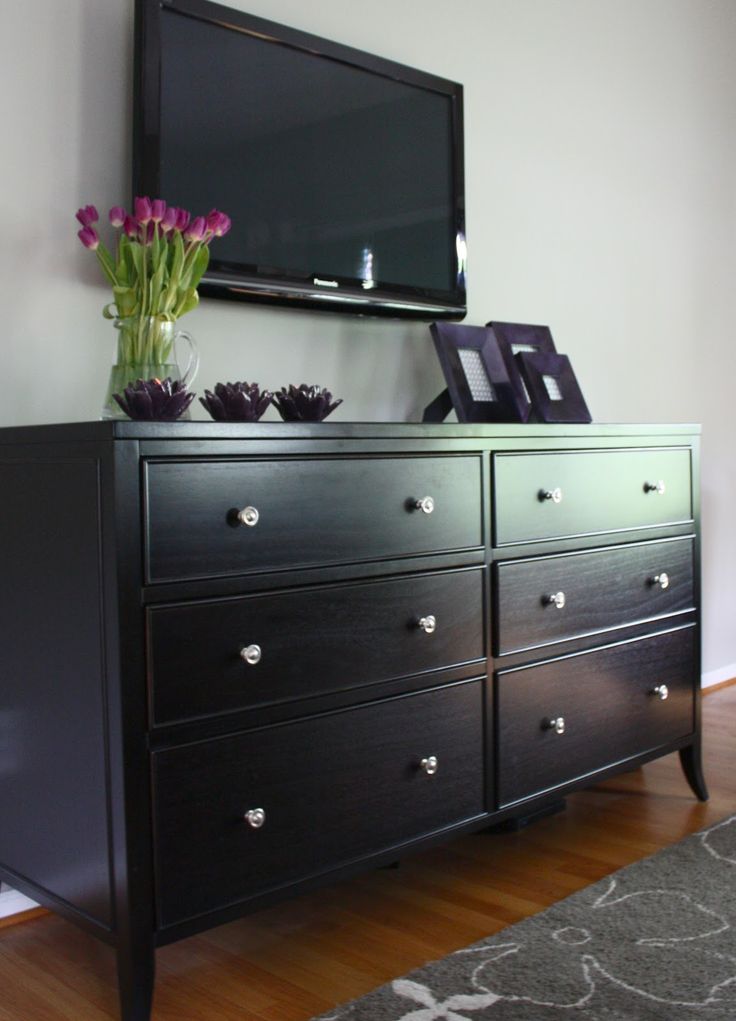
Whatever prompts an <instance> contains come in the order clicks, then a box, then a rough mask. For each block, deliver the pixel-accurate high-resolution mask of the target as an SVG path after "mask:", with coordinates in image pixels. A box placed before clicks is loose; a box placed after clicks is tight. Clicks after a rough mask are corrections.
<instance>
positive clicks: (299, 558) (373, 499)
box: [145, 455, 483, 582]
mask: <svg viewBox="0 0 736 1021" xmlns="http://www.w3.org/2000/svg"><path fill="white" fill-rule="evenodd" d="M480 476H481V462H480V457H479V456H470V455H468V456H455V457H451V456H447V457H444V456H434V457H393V458H387V457H386V458H383V457H365V458H318V457H315V458H312V459H309V460H300V459H286V458H285V459H281V460H272V461H265V460H245V459H238V460H227V459H222V460H217V461H198V460H193V459H192V460H165V461H156V460H151V461H148V462H146V463H145V515H146V529H145V531H146V558H145V559H146V571H145V573H146V579H147V581H150V582H158V581H171V580H179V579H188V578H203V577H217V576H223V575H233V574H242V573H250V572H259V571H260V572H262V571H271V570H281V569H286V568H301V567H315V566H322V565H329V564H336V563H354V562H358V561H368V560H381V559H385V558H390V557H401V556H412V555H415V554H426V553H435V552H443V551H449V550H458V549H468V548H474V547H479V546H482V545H483V537H482V526H481V484H480ZM427 496H429V497H431V498H432V500H433V509H432V510H431V512H429V513H426V512H425V511H423V510H421V509H419V508H418V507H417V501H420V500H422V499H424V498H425V497H427ZM246 507H250V508H255V509H256V511H257V512H258V517H257V522H256V523H255V524H254V525H252V526H249V525H245V524H239V523H238V519H237V513H238V511H239V510H244V509H245V508H246ZM251 517H252V515H251Z"/></svg>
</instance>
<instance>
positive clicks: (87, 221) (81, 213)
mask: <svg viewBox="0 0 736 1021" xmlns="http://www.w3.org/2000/svg"><path fill="white" fill-rule="evenodd" d="M99 218H100V216H99V213H98V212H97V210H96V209H95V207H94V206H83V207H82V208H81V209H78V210H77V219H78V220H79V222H80V223H81V224H82V226H83V227H91V226H92V224H93V223H97V221H98V220H99Z"/></svg>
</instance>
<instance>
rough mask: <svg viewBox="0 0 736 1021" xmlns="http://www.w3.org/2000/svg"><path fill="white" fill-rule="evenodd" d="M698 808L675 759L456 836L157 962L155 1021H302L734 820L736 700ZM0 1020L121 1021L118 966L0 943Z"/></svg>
mask: <svg viewBox="0 0 736 1021" xmlns="http://www.w3.org/2000/svg"><path fill="white" fill-rule="evenodd" d="M703 726H704V749H705V775H706V778H707V781H708V785H709V787H710V792H711V798H710V801H709V802H707V803H706V804H701V803H700V802H697V801H695V799H694V798H693V796H692V794H691V792H690V789H689V788H688V786H687V784H686V782H685V780H684V777H683V775H682V771H681V769H680V765H679V761H678V758H677V756H676V755H670V756H668V757H667V758H665V759H660V760H658V761H657V762H653V763H650V764H649V765H647V766H645V767H644V768H642V769H639V770H636V771H634V772H633V773H627V774H625V775H623V776H617V777H615V778H613V779H611V780H609V781H607V782H605V783H602V784H600V785H599V786H597V787H594V788H591V789H589V790H586V791H581V792H579V793H577V794H574V795H572V796H570V797H569V798H568V802H567V808H566V810H565V811H564V812H561V813H559V814H557V815H554V816H550V817H548V818H546V819H543V820H541V821H539V822H537V823H535V824H533V825H531V826H529V827H527V828H526V829H524V830H522V831H521V832H519V833H505V834H477V835H474V836H468V837H463V838H461V839H458V840H455V841H453V842H452V843H450V844H448V845H446V846H444V847H439V848H434V849H433V850H431V851H427V852H426V853H424V854H421V855H417V856H416V857H414V858H409V859H407V860H406V861H405V862H402V864H401V867H400V868H399V869H396V870H380V871H375V872H372V873H369V874H367V875H364V876H361V877H359V878H357V879H354V880H351V881H349V882H345V883H341V884H338V885H336V886H333V887H329V888H327V889H323V890H319V891H316V892H314V893H312V894H308V895H306V896H303V897H300V898H298V899H296V900H293V901H289V902H287V903H284V904H280V905H278V906H277V907H274V908H270V909H268V910H264V911H260V912H258V913H256V914H254V915H251V916H250V917H248V918H246V919H243V920H241V921H238V922H233V923H231V924H230V925H226V926H221V927H220V928H218V929H214V930H211V931H210V932H207V933H205V934H203V935H201V936H196V937H193V938H192V939H188V940H183V941H182V942H180V943H177V944H174V945H172V946H168V947H164V948H163V949H162V950H160V951H159V952H158V958H157V961H158V982H157V987H156V995H155V1005H154V1014H153V1018H154V1021H189V1019H198V1021H306V1019H308V1018H310V1017H312V1016H313V1015H315V1014H319V1013H320V1012H322V1011H325V1010H328V1009H329V1008H330V1007H331V1006H332V1005H333V1004H334V1003H336V1002H338V1001H341V1000H345V999H349V998H352V997H355V996H360V995H361V994H362V993H365V992H367V991H368V990H369V989H372V988H374V987H375V986H376V985H379V984H380V983H382V982H385V981H387V980H388V979H390V978H392V977H395V976H397V975H399V974H403V973H405V972H406V971H409V970H410V969H411V968H414V967H418V966H420V965H422V964H425V963H426V962H427V961H428V960H432V959H433V958H437V957H440V956H443V955H444V954H447V953H449V952H450V951H452V950H455V949H457V948H458V947H460V946H464V945H466V944H467V943H470V942H472V941H474V940H476V939H479V938H481V937H483V936H486V935H491V934H492V933H494V932H497V931H498V930H500V929H501V928H503V927H504V926H506V925H510V924H513V923H514V922H516V921H519V920H520V919H521V918H523V917H525V916H526V915H528V914H531V913H534V912H536V911H539V910H543V909H544V908H545V907H548V906H549V905H550V904H553V903H554V902H555V901H557V900H559V899H560V898H562V897H565V896H567V895H568V894H570V893H572V892H574V891H575V890H578V889H580V888H582V887H584V886H586V885H587V884H589V883H591V882H593V881H594V880H596V879H600V878H602V877H603V876H605V875H607V874H608V873H609V872H610V871H612V870H613V869H616V868H619V867H621V866H624V865H627V864H629V863H630V862H632V861H636V860H638V859H639V858H641V857H643V856H645V855H647V854H650V853H653V852H654V851H656V850H658V849H659V848H661V847H665V846H667V845H668V844H671V843H673V842H674V841H676V840H679V839H680V838H681V837H683V836H686V835H687V834H688V833H692V832H693V831H695V830H697V829H700V828H702V827H703V826H707V825H708V824H709V823H713V822H716V821H717V820H718V819H720V818H722V817H723V816H725V815H727V814H728V813H729V812H733V811H735V810H736V742H734V740H733V734H734V730H735V728H736V686H734V685H730V686H725V687H721V688H718V689H717V690H715V691H713V690H710V691H709V692H708V697H707V698H705V699H704V701H703ZM0 989H2V996H0V1021H30V1019H31V1018H32V1019H33V1021H67V1019H68V1021H72V1019H73V1021H110V1019H116V1018H117V1016H118V1015H117V991H116V987H115V967H114V955H113V953H112V951H111V950H110V949H109V948H108V947H106V946H103V945H102V944H100V943H98V942H97V941H96V940H94V939H93V938H92V937H90V936H87V935H86V934H85V933H83V932H81V931H79V930H77V929H75V928H74V927H73V926H72V925H70V924H69V923H67V922H64V921H63V920H61V919H59V918H56V917H55V916H53V915H45V916H43V917H36V918H34V919H33V920H31V921H25V922H24V923H23V924H18V925H14V926H12V927H10V926H8V927H6V928H3V929H2V930H1V931H0Z"/></svg>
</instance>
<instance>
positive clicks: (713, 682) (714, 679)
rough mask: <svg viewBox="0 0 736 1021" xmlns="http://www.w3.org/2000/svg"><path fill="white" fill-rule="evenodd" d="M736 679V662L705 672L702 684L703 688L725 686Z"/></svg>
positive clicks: (701, 680)
mask: <svg viewBox="0 0 736 1021" xmlns="http://www.w3.org/2000/svg"><path fill="white" fill-rule="evenodd" d="M734 681H736V663H728V664H727V665H726V666H722V667H720V668H719V669H718V670H709V671H708V673H706V674H703V676H702V677H701V679H700V685H701V687H702V688H703V690H705V689H706V688H709V689H713V688H725V687H727V686H728V685H729V684H733V683H734Z"/></svg>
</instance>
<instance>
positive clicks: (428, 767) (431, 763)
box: [419, 755, 440, 776]
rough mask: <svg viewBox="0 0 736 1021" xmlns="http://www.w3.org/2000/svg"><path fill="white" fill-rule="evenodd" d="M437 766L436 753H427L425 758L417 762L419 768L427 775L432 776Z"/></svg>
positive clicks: (438, 765)
mask: <svg viewBox="0 0 736 1021" xmlns="http://www.w3.org/2000/svg"><path fill="white" fill-rule="evenodd" d="M439 767H440V764H439V762H438V761H437V756H436V755H428V756H427V758H426V759H422V761H421V762H420V763H419V768H420V769H422V770H424V772H425V773H426V774H427V776H434V774H435V773H436V772H437V770H438V769H439Z"/></svg>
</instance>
